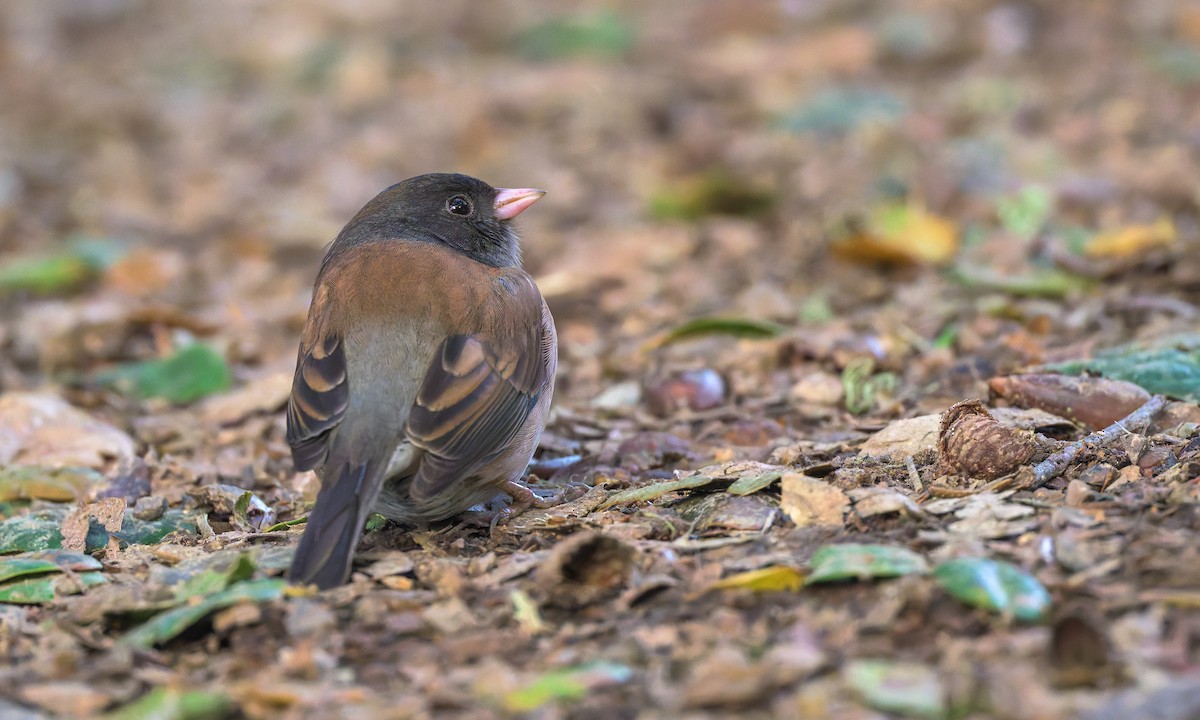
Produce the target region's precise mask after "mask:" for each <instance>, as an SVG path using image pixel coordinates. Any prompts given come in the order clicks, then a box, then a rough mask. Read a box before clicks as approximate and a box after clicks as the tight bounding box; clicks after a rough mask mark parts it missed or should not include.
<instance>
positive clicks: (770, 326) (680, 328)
mask: <svg viewBox="0 0 1200 720" xmlns="http://www.w3.org/2000/svg"><path fill="white" fill-rule="evenodd" d="M786 329H787V328H785V327H783V326H782V325H779V324H778V323H773V322H770V321H767V320H750V319H748V318H736V317H702V318H696V319H694V320H688V321H687V322H685V323H683V324H682V325H677V326H676V327H674V328H672V329H671V330H668V331H667V332H666V333H664V334H663V335H662V336H661V337H659V338H657V339H656V340H653V341H651V343H650V345H651V347H662V346H664V345H670V344H671V343H677V342H681V341H683V340H694V339H696V338H701V337H708V336H710V335H730V336H732V337H737V338H746V339H750V340H767V339H770V338H774V337H779V336H780V335H782V334H783V333H784V331H785V330H786Z"/></svg>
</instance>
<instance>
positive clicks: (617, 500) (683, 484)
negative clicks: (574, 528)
mask: <svg viewBox="0 0 1200 720" xmlns="http://www.w3.org/2000/svg"><path fill="white" fill-rule="evenodd" d="M718 482H720V481H718V480H715V479H713V478H710V477H708V476H706V475H689V476H687V477H682V478H679V479H678V480H667V481H665V482H659V483H651V484H650V485H645V486H643V487H636V488H630V489H628V490H622V491H621V492H619V493H615V494H613V495H612V496H610V497H609V498H608V499H607V500H605V501H604V502H603V503H601V504H600V507H598V508H596V509H597V510H607V509H608V508H610V507H613V506H616V505H624V504H625V503H632V502H647V501H649V500H657V499H658V498H660V497H662V496H663V495H668V494H670V493H673V492H681V491H683V490H695V489H696V488H704V487H708V486H710V485H714V484H716V483H718Z"/></svg>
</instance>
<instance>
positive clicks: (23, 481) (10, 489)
mask: <svg viewBox="0 0 1200 720" xmlns="http://www.w3.org/2000/svg"><path fill="white" fill-rule="evenodd" d="M102 482H104V476H103V475H101V474H100V473H98V472H96V471H95V470H93V469H91V468H80V467H62V468H49V467H41V466H38V465H9V466H7V467H3V468H0V501H4V500H50V501H53V502H71V501H74V500H79V499H81V498H82V497H84V496H85V495H86V494H87V491H88V489H89V488H91V487H94V486H96V485H99V484H100V483H102Z"/></svg>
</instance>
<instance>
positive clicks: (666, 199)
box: [650, 170, 776, 220]
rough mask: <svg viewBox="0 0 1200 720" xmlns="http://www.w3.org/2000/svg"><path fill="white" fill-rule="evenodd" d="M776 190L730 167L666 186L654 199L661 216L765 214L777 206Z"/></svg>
mask: <svg viewBox="0 0 1200 720" xmlns="http://www.w3.org/2000/svg"><path fill="white" fill-rule="evenodd" d="M775 202H776V196H775V193H774V192H773V191H772V190H771V189H770V188H768V187H764V186H761V185H758V184H755V183H753V182H750V181H748V180H745V179H742V178H739V177H736V176H735V175H733V174H732V173H730V172H729V171H727V170H713V171H710V172H707V173H705V174H703V175H701V176H700V177H698V178H696V179H694V180H691V181H689V182H684V183H681V184H679V185H675V186H671V187H668V188H665V189H663V190H662V191H660V192H659V193H658V194H656V195H655V196H654V197H652V198H651V199H650V214H651V215H652V216H653V217H655V218H657V219H659V220H698V219H700V218H702V217H707V216H709V215H731V216H734V217H751V218H754V217H762V216H764V215H766V214H768V213H769V212H770V211H771V209H772V208H774V207H775Z"/></svg>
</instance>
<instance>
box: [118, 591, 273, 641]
mask: <svg viewBox="0 0 1200 720" xmlns="http://www.w3.org/2000/svg"><path fill="white" fill-rule="evenodd" d="M286 587H287V581H286V580H279V579H274V578H271V579H262V580H248V581H246V582H242V583H238V584H236V585H234V586H232V587H230V588H227V589H225V590H222V591H220V592H216V593H213V594H211V595H208V596H205V597H203V598H201V599H200V600H199V601H198V602H194V603H190V604H187V605H182V606H180V607H177V608H175V609H174V610H168V611H167V612H164V613H162V614H160V615H156V616H155V617H154V618H153V619H151V620H149V621H147V622H145V623H143V624H142V625H140V626H138V627H136V628H134V629H133V630H131V631H129V632H128V633H126V634H125V635H124V636H122V637H121V642H122V643H124V644H126V645H132V646H134V647H139V648H150V647H153V646H154V645H159V644H161V643H165V642H167V641H168V640H170V639H171V638H174V637H175V636H176V635H179V634H180V633H181V632H183V631H184V630H187V629H188V628H189V627H191V626H192V625H194V624H196V623H197V622H199V621H200V620H202V619H204V618H205V617H207V616H208V615H209V614H211V613H213V612H216V611H217V610H220V609H223V608H227V607H229V606H231V605H234V604H236V603H240V602H256V603H262V602H270V601H272V600H276V599H278V598H280V597H282V596H283V591H284V589H285V588H286Z"/></svg>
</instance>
